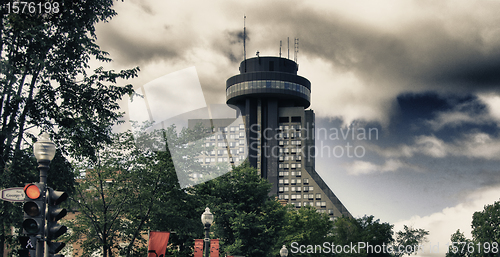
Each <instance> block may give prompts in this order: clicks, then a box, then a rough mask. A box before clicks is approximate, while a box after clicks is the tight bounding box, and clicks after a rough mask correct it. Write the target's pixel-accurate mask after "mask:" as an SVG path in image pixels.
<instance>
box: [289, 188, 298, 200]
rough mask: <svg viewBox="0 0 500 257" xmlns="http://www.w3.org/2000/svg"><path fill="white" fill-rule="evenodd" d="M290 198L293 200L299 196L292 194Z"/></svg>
mask: <svg viewBox="0 0 500 257" xmlns="http://www.w3.org/2000/svg"><path fill="white" fill-rule="evenodd" d="M292 191H293V190H292ZM290 198H291V199H292V200H295V199H297V196H296V195H291V197H290Z"/></svg>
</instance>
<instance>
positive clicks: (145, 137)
mask: <svg viewBox="0 0 500 257" xmlns="http://www.w3.org/2000/svg"><path fill="white" fill-rule="evenodd" d="M203 133H204V130H203V129H202V128H200V127H196V128H194V129H192V130H187V129H184V130H182V131H181V132H180V133H179V134H178V133H177V132H176V131H175V127H170V128H168V129H166V130H154V131H152V132H150V133H143V134H141V135H140V136H137V135H135V136H134V135H133V134H132V133H130V132H125V133H120V134H115V136H114V140H113V143H112V144H110V145H108V146H107V147H106V148H104V149H103V150H102V151H100V152H98V158H97V162H93V161H92V159H90V158H89V159H87V160H85V161H83V162H81V163H79V165H78V166H77V167H80V169H81V170H82V171H84V172H85V176H84V177H83V178H82V179H81V180H79V183H78V185H77V187H76V192H77V194H76V195H75V196H74V198H73V200H74V203H75V204H76V206H77V211H78V215H77V216H76V218H75V219H74V220H73V221H70V224H69V225H70V227H71V228H72V231H73V233H72V234H71V236H70V237H69V238H68V240H69V241H71V242H75V243H77V244H81V245H82V248H83V255H84V256H90V255H92V254H93V253H96V252H99V253H101V254H102V255H103V256H113V255H116V254H118V253H120V254H121V255H125V256H144V255H145V254H147V252H146V250H147V249H146V245H147V244H146V241H145V240H144V237H145V235H146V234H147V231H148V230H162V231H175V236H173V240H170V242H171V243H173V245H175V246H179V248H180V250H179V251H176V252H175V253H174V255H178V256H187V255H188V254H186V251H188V248H187V247H185V244H186V243H187V242H189V243H191V242H192V241H193V240H192V239H193V236H194V235H195V234H196V233H195V232H201V231H202V229H201V228H200V227H201V226H195V225H194V224H195V223H194V222H193V220H192V219H193V218H194V217H191V216H193V215H194V214H193V213H192V209H189V208H188V209H186V208H187V207H188V206H189V205H191V206H193V209H195V208H198V207H199V205H200V204H199V202H198V201H197V200H195V199H196V198H195V197H194V196H193V195H189V194H187V193H186V191H185V190H182V189H181V188H180V186H179V183H178V180H177V174H176V172H175V167H174V164H173V162H172V157H171V154H170V151H169V150H168V149H166V148H163V150H162V151H159V150H158V149H157V148H154V149H153V148H150V146H151V145H152V144H151V143H152V142H154V143H155V144H157V145H162V144H163V145H164V146H165V140H166V138H167V134H169V136H168V138H170V139H172V140H171V141H170V142H169V149H170V150H176V149H177V148H182V149H184V147H183V146H185V144H186V143H187V142H191V141H192V139H191V138H192V136H193V135H201V134H203ZM162 142H163V143H162ZM198 147H199V151H201V149H202V146H201V143H199V145H198ZM198 147H197V146H192V147H191V148H190V149H191V150H193V149H196V148H198ZM198 154H199V152H196V151H193V152H189V153H185V155H184V157H185V161H186V163H190V165H191V167H192V168H193V169H196V170H198V171H200V170H203V167H202V166H201V164H199V163H197V162H195V161H194V160H195V158H197V156H198ZM196 165H198V169H197V168H196ZM189 212H191V214H189ZM196 220H199V215H198V213H196ZM188 245H189V244H188ZM191 245H192V243H191ZM174 248H176V247H174ZM179 252H181V253H179ZM182 253H184V254H185V255H182Z"/></svg>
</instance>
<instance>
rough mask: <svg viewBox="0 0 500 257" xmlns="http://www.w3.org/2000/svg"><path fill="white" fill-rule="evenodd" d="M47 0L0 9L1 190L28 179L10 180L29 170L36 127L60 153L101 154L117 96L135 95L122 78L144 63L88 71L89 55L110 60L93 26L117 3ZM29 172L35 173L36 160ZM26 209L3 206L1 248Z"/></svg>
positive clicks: (106, 17) (109, 14)
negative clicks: (35, 6)
mask: <svg viewBox="0 0 500 257" xmlns="http://www.w3.org/2000/svg"><path fill="white" fill-rule="evenodd" d="M47 3H50V4H51V6H50V7H51V8H50V10H51V12H50V13H45V12H42V13H39V12H35V13H32V14H30V13H26V12H25V13H18V14H16V13H14V12H11V13H7V11H8V10H7V8H1V10H0V15H1V19H2V20H1V23H0V34H1V36H0V91H1V95H0V98H1V100H0V158H1V161H0V178H2V179H0V187H2V188H7V187H14V186H21V185H22V183H19V181H15V180H10V179H6V178H10V177H11V176H12V175H13V174H14V173H17V172H20V171H26V169H21V170H18V169H17V168H18V167H20V166H23V165H28V164H30V165H31V164H32V162H26V161H27V160H26V158H25V155H26V152H25V150H24V147H26V145H28V146H29V145H30V144H31V143H32V142H33V141H34V135H33V134H32V133H33V132H30V129H31V128H34V127H35V128H38V129H43V130H45V131H48V132H49V133H50V134H53V135H54V137H53V140H54V141H55V143H56V144H57V146H58V149H59V150H60V151H61V153H62V155H61V156H67V155H72V156H73V157H75V158H76V157H81V156H85V157H89V158H93V159H94V160H95V159H96V149H97V148H98V147H99V145H100V143H102V142H110V140H111V139H110V131H111V130H110V127H111V125H112V124H114V123H115V122H116V121H117V119H118V117H119V116H120V114H119V113H117V112H116V111H117V110H118V104H117V100H119V99H120V98H121V97H122V96H123V95H124V94H132V93H133V90H132V86H130V85H128V86H124V87H119V86H117V85H116V84H117V83H118V80H119V79H127V78H131V77H134V76H136V74H137V72H138V68H135V69H131V70H124V71H119V72H115V71H105V70H104V69H102V68H97V69H95V70H94V72H93V74H88V73H89V69H90V67H89V65H88V63H89V60H90V59H92V58H95V59H97V60H100V61H104V62H107V61H110V60H111V59H109V58H108V57H107V53H106V52H104V51H102V50H100V49H99V46H98V45H97V44H96V43H95V41H96V35H95V27H94V26H95V24H96V23H97V22H100V21H107V20H109V19H110V18H111V17H113V16H114V15H116V12H115V11H114V10H113V9H112V5H113V1H112V0H104V1H97V0H90V1H64V2H62V1H50V2H47ZM44 7H45V5H44ZM54 131H57V134H55V133H54ZM30 170H31V172H32V173H36V166H35V167H32V168H31V169H30ZM25 176H26V177H28V176H29V175H28V174H27V175H25ZM49 176H50V174H49ZM68 176H69V174H65V176H63V177H68ZM4 178H5V179H4ZM23 182H31V181H23ZM64 184H67V182H65V183H64ZM20 214H21V212H20V209H19V208H16V207H14V206H13V205H12V204H11V203H5V202H3V203H2V204H0V220H2V224H1V227H0V249H3V248H4V242H5V240H6V237H7V231H10V226H18V224H17V223H16V222H18V220H16V219H13V217H17V216H18V215H20ZM2 255H3V251H2V250H0V256H2Z"/></svg>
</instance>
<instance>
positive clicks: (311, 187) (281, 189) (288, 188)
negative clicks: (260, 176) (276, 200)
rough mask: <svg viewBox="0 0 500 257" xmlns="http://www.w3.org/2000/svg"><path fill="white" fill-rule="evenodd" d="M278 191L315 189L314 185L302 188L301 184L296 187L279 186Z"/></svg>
mask: <svg viewBox="0 0 500 257" xmlns="http://www.w3.org/2000/svg"><path fill="white" fill-rule="evenodd" d="M278 191H279V192H280V193H283V192H301V191H303V192H311V191H314V187H313V186H304V188H302V187H301V186H296V187H293V186H292V187H283V186H281V187H278Z"/></svg>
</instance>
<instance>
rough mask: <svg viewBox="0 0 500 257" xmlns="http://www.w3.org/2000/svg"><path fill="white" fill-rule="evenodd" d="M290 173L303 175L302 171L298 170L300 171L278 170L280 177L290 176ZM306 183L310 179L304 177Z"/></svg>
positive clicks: (298, 175)
mask: <svg viewBox="0 0 500 257" xmlns="http://www.w3.org/2000/svg"><path fill="white" fill-rule="evenodd" d="M290 174H291V175H292V176H297V177H300V176H302V171H300V170H298V171H291V172H290V171H280V172H278V175H279V176H280V177H288V176H289V175H290ZM306 183H309V179H308V178H305V179H304V184H306Z"/></svg>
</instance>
